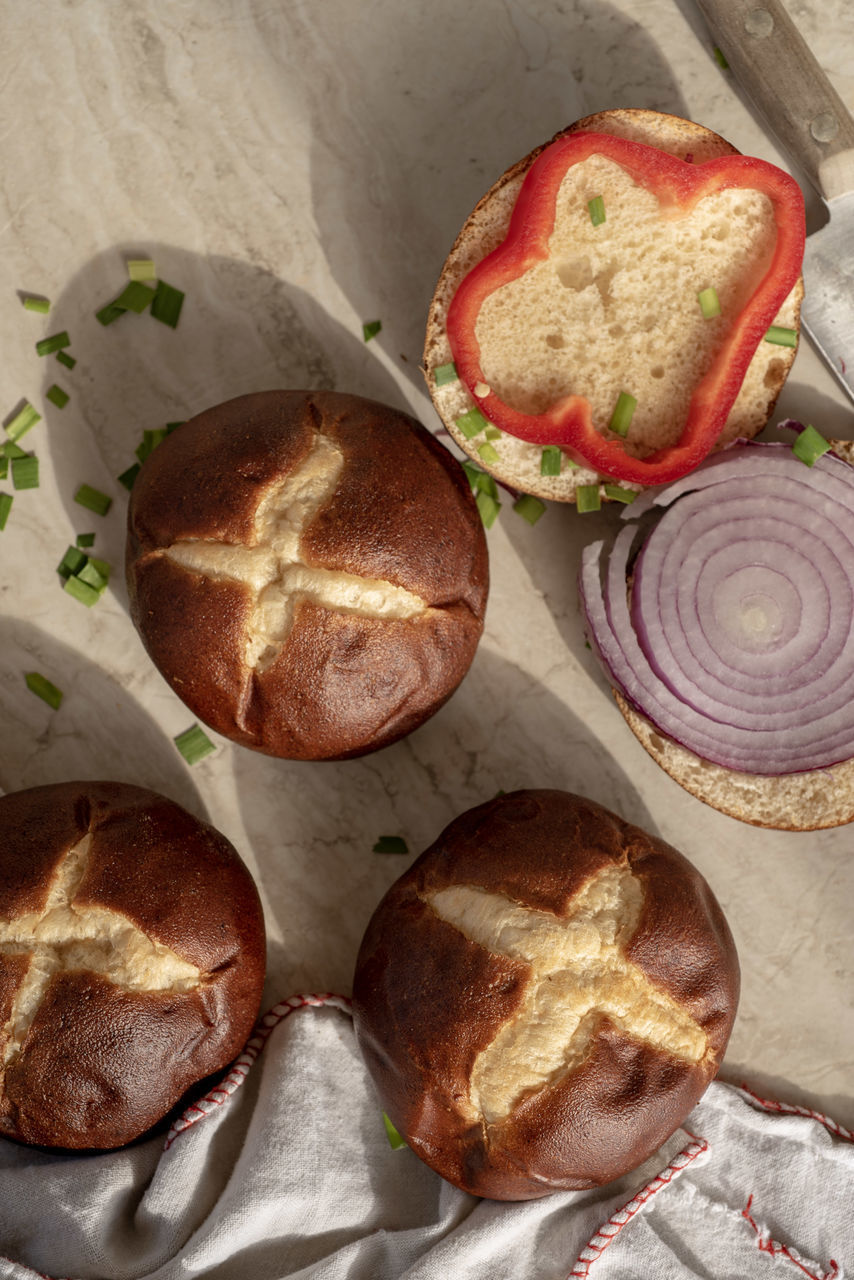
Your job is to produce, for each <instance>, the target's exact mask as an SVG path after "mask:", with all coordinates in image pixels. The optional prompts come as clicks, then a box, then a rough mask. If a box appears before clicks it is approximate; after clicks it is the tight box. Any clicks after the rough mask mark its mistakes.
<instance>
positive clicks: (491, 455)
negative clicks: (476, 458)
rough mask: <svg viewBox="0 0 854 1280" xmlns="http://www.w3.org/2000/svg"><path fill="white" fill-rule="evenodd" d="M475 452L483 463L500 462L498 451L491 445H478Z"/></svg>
mask: <svg viewBox="0 0 854 1280" xmlns="http://www.w3.org/2000/svg"><path fill="white" fill-rule="evenodd" d="M477 451H478V453H479V454H480V456H481V457H482V458H483V460H484V462H498V461H500V458H499V453H498V450H497V449H495V448H494V447H493V446H492V445H491V444H489V442H488V441H487V443H486V444H479V445H478V447H477Z"/></svg>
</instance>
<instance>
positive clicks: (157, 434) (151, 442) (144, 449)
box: [136, 427, 169, 462]
mask: <svg viewBox="0 0 854 1280" xmlns="http://www.w3.org/2000/svg"><path fill="white" fill-rule="evenodd" d="M168 434H169V432H168V431H167V429H166V428H165V427H156V428H155V429H154V430H153V431H151V430H145V431H143V433H142V443H141V444H140V445H139V446H138V447H137V450H136V456H137V457H138V458H139V460H140V462H145V459H146V458H147V457H148V456H149V454H151V453H153V452H154V450H155V449H156V448H157V446H158V445H159V444H160V443H161V441H163V440H165V439H166V437H167V436H168Z"/></svg>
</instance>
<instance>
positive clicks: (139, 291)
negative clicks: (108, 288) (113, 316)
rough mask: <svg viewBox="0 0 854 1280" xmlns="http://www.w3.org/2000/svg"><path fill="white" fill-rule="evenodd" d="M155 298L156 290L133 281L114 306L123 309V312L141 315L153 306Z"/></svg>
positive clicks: (125, 288)
mask: <svg viewBox="0 0 854 1280" xmlns="http://www.w3.org/2000/svg"><path fill="white" fill-rule="evenodd" d="M153 297H154V290H153V289H152V288H150V286H149V285H147V284H142V283H141V282H140V281H139V280H131V282H130V284H128V285H125V287H124V289H122V291H121V293H120V294H119V296H118V297H117V298H116V300H115V302H113V304H112V305H113V306H114V307H121V309H122V311H134V312H135V313H136V314H137V315H141V314H142V312H143V311H144V310H145V308H146V307H148V306H150V305H151V301H152V299H153Z"/></svg>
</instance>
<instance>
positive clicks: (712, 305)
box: [697, 289, 721, 320]
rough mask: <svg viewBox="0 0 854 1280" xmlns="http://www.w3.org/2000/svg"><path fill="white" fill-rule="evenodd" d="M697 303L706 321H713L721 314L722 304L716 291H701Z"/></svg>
mask: <svg viewBox="0 0 854 1280" xmlns="http://www.w3.org/2000/svg"><path fill="white" fill-rule="evenodd" d="M697 301H698V302H699V304H700V310H701V311H702V313H703V319H704V320H711V319H712V318H713V316H719V315H720V314H721V303H720V299H719V297H718V295H717V291H716V290H715V289H701V290H700V292H699V293H698V294H697Z"/></svg>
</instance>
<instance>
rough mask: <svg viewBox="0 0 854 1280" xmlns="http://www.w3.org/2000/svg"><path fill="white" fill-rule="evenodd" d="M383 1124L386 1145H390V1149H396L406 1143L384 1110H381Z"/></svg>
mask: <svg viewBox="0 0 854 1280" xmlns="http://www.w3.org/2000/svg"><path fill="white" fill-rule="evenodd" d="M383 1124H384V1125H385V1135H386V1137H387V1138H388V1145H389V1146H390V1147H391V1149H392V1151H398V1150H399V1149H400V1147H405V1146H406V1145H407V1144H406V1142H405V1141H404V1139H403V1138H401V1136H400V1134H399V1133H398V1132H397V1129H395V1127H394V1125H393V1124H392V1122H391V1121H390V1120H389V1118H388V1116H387V1115H386V1113H385V1112H383Z"/></svg>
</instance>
